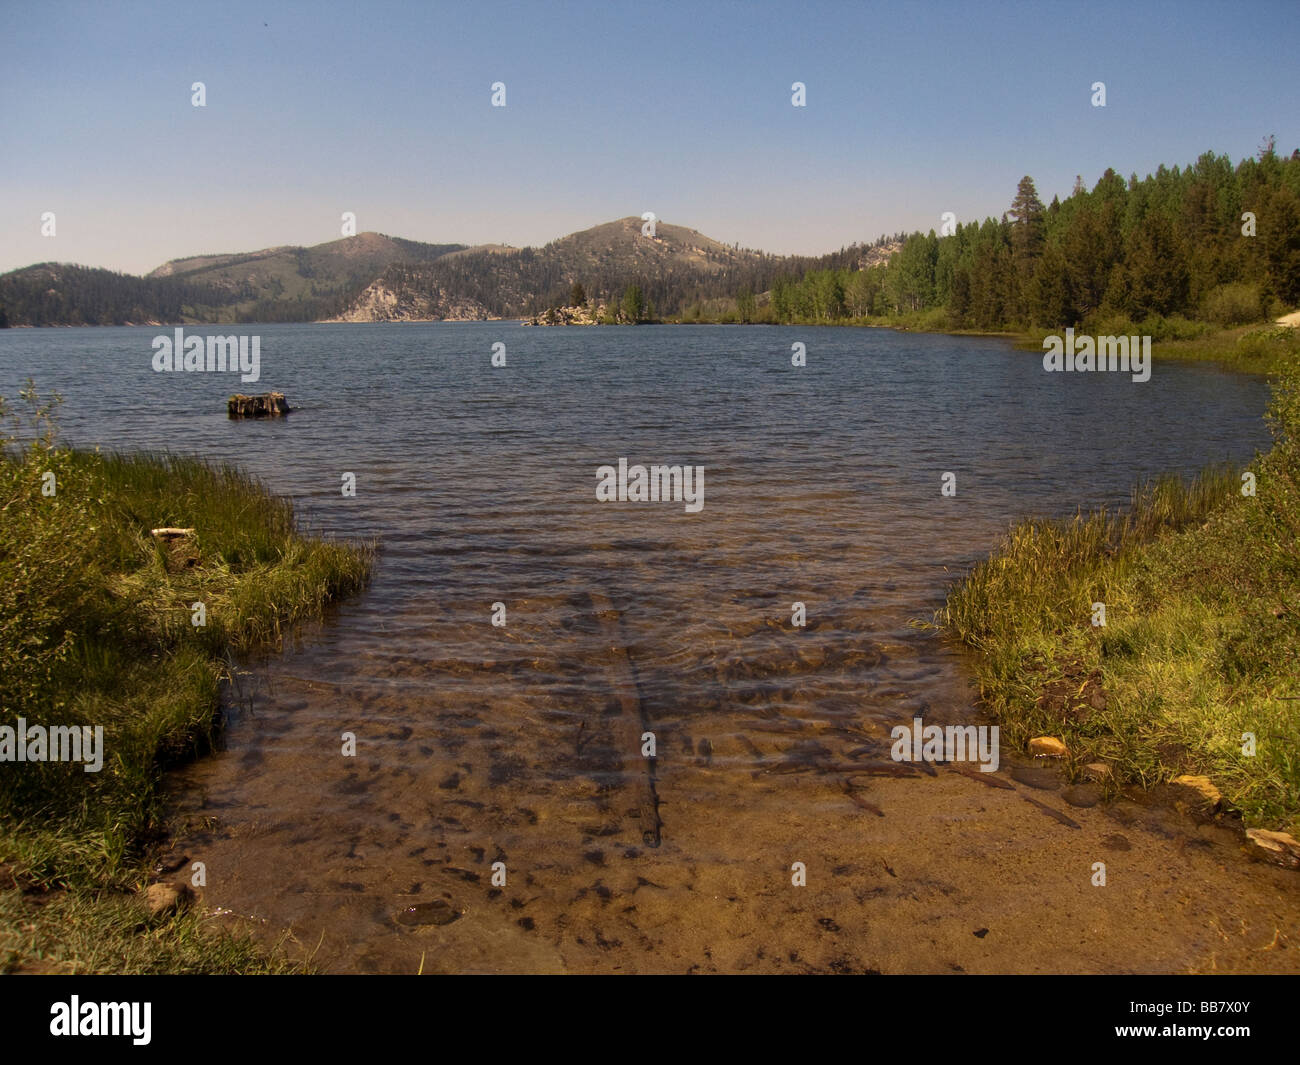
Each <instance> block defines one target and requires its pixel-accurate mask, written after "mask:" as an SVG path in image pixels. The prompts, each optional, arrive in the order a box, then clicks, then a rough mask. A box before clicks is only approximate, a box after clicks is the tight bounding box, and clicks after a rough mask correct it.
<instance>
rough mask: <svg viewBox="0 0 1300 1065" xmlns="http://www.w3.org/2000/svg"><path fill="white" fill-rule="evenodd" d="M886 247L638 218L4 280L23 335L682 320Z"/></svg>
mask: <svg viewBox="0 0 1300 1065" xmlns="http://www.w3.org/2000/svg"><path fill="white" fill-rule="evenodd" d="M885 250H886V248H885V243H884V238H881V240H880V241H877V242H876V243H875V244H874V245H856V244H855V245H853V246H852V247H851V248H849V249H841V251H840V252H839V253H831V254H830V255H828V256H822V257H819V258H811V257H805V256H773V255H768V254H767V253H764V252H761V251H757V250H755V249H750V248H743V249H742V248H741V247H740V246H739V245H736V244H732V245H728V244H724V243H722V242H721V241H718V240H715V239H713V238H712V237H709V236H707V235H705V234H703V233H701V232H700V231H699V230H696V229H692V228H689V227H686V226H680V225H676V224H673V223H666V222H663V221H658V220H656V221H655V223H654V225H653V227H651V226H649V225H647V224H646V223H644V222H643V221H642V219H641V218H638V217H636V216H627V217H624V218H619V219H614V220H612V221H609V222H602V223H598V224H597V225H594V226H591V227H589V228H587V229H583V230H578V231H576V232H574V233H569V234H566V235H564V236H562V237H557V238H556V239H554V240H552V241H550V242H548V243H547V244H545V245H542V246H541V247H513V246H511V245H506V244H480V245H466V244H458V243H447V244H433V243H428V242H424V241H415V240H409V239H406V238H402V237H392V236H388V235H386V234H382V233H375V232H369V231H367V232H363V233H358V234H356V235H355V236H350V237H342V238H339V239H336V240H332V241H327V242H325V243H322V244H317V245H310V246H302V245H292V244H285V245H275V246H271V247H267V248H260V249H256V250H253V251H246V252H229V253H207V254H202V255H193V256H185V257H181V258H177V259H170V260H168V261H167V262H165V263H162V264H160V265H159V266H157V267H155V268H154V269H153V270H151V271H149V272H148V273H147V274H144V275H142V276H138V275H133V274H124V273H119V272H115V271H110V270H103V269H99V268H95V267H85V266H80V265H76V264H67V263H37V264H33V265H32V266H28V267H22V268H20V269H18V270H13V271H10V272H9V273H6V274H3V275H0V308H2V309H4V311H5V314H6V317H7V319H8V323H9V324H11V325H121V324H127V323H133V324H144V323H157V324H181V325H187V324H224V323H238V322H273V321H327V322H383V321H439V320H445V321H453V320H481V319H493V318H525V317H529V316H530V315H535V314H537V313H539V312H540V311H541V310H543V309H545V308H547V307H551V306H561V305H564V304H566V303H568V301H569V296H570V292H571V289H572V286H573V285H574V284H575V283H577V284H581V285H583V286H584V289H585V290H586V291H588V292H589V293H590V295H591V297H592V298H593V299H602V300H616V299H618V298H619V297H620V296H621V294H622V293H623V291H624V290H625V289H626V288H627V287H629V286H632V285H635V286H637V287H639V288H641V289H643V290H644V292H645V295H646V298H647V299H648V301H649V305H650V306H651V307H652V308H654V309H657V310H659V311H662V312H665V313H672V312H678V311H680V310H681V309H682V308H683V307H685V306H686V305H687V304H689V303H691V302H695V303H698V302H701V301H705V300H709V299H715V298H719V297H724V296H727V295H730V294H732V293H733V292H735V291H739V290H741V289H745V288H747V289H749V290H751V291H754V292H761V291H764V290H765V289H766V288H768V287H770V284H771V281H772V280H773V279H774V278H776V277H778V276H793V275H796V274H799V273H801V272H802V271H804V270H806V269H809V268H810V267H816V266H818V265H821V264H826V265H830V264H831V263H832V261H834V263H835V264H836V265H841V264H842V265H848V264H849V263H850V262H853V261H855V260H860V259H861V258H862V254H861V253H863V252H866V253H872V252H877V253H878V254H877V255H876V257H877V258H879V257H880V254H879V253H881V252H884V251H885ZM888 250H892V247H891V248H889V249H888ZM868 257H870V256H869V255H868ZM884 257H886V258H887V253H886V254H885V255H884Z"/></svg>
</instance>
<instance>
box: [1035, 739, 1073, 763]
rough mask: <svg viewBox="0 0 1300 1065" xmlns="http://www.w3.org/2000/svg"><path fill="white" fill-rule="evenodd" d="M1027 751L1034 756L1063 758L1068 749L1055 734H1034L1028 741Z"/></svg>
mask: <svg viewBox="0 0 1300 1065" xmlns="http://www.w3.org/2000/svg"><path fill="white" fill-rule="evenodd" d="M1029 753H1030V754H1032V755H1033V756H1034V757H1035V758H1064V757H1065V756H1066V755H1067V754H1068V753H1069V751H1068V749H1067V748H1066V746H1065V744H1064V743H1062V742H1061V741H1060V740H1058V739H1057V738H1056V737H1055V736H1035V737H1034V738H1033V739H1032V740H1030V741H1029Z"/></svg>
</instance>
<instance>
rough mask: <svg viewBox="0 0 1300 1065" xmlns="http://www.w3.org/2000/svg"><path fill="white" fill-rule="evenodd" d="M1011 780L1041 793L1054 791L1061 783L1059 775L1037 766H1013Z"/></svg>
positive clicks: (1054, 771)
mask: <svg viewBox="0 0 1300 1065" xmlns="http://www.w3.org/2000/svg"><path fill="white" fill-rule="evenodd" d="M1010 772H1011V779H1012V780H1016V781H1019V782H1020V783H1021V784H1026V785H1028V786H1029V787H1031V788H1041V789H1042V790H1043V791H1054V790H1055V789H1056V788H1057V787H1058V786H1059V785H1060V783H1061V775H1060V774H1059V773H1058V772H1057V771H1056V770H1055V769H1043V768H1039V767H1037V766H1028V765H1013V766H1012V767H1011V770H1010Z"/></svg>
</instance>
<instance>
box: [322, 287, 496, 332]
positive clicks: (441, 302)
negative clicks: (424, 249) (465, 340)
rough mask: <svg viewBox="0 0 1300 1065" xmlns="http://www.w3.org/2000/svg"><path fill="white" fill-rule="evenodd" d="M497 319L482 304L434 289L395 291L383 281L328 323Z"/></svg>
mask: <svg viewBox="0 0 1300 1065" xmlns="http://www.w3.org/2000/svg"><path fill="white" fill-rule="evenodd" d="M493 319H494V316H493V315H491V314H489V313H488V309H487V308H486V307H484V306H483V304H481V303H479V302H477V301H476V300H472V299H465V298H454V297H451V296H449V295H448V294H447V293H446V292H445V291H444V290H443V289H441V288H437V287H434V288H432V289H431V290H429V291H420V290H417V289H415V288H413V287H406V286H403V287H402V288H400V289H399V290H396V291H395V290H394V289H392V288H390V287H388V285H387V284H386V283H385V282H384V281H383V280H382V279H381V280H378V281H375V282H373V283H371V284H370V285H369V287H367V288H366V290H365V291H364V292H362V293H361V295H360V296H358V297H357V300H356V302H355V303H353V304H352V306H351V307H349V308H348V309H347V310H346V311H344V312H343V314H341V315H339V316H338V317H337V318H327V319H326V321H329V322H486V321H491V320H493Z"/></svg>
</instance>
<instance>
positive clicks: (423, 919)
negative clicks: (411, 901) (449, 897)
mask: <svg viewBox="0 0 1300 1065" xmlns="http://www.w3.org/2000/svg"><path fill="white" fill-rule="evenodd" d="M461 913H462V911H460V910H457V909H455V908H454V907H453V906H452V904H451V903H450V902H447V901H446V900H445V899H434V900H433V901H432V902H417V903H416V904H415V905H414V906H407V907H406V909H404V910H401V911H400V912H399V913H397V914H396V916H394V918H393V920H395V921H396V922H397V923H398V924H404V925H407V926H408V927H411V928H418V927H419V926H421V925H430V924H434V925H445V924H451V923H452V921H458V920H460V917H461Z"/></svg>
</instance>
